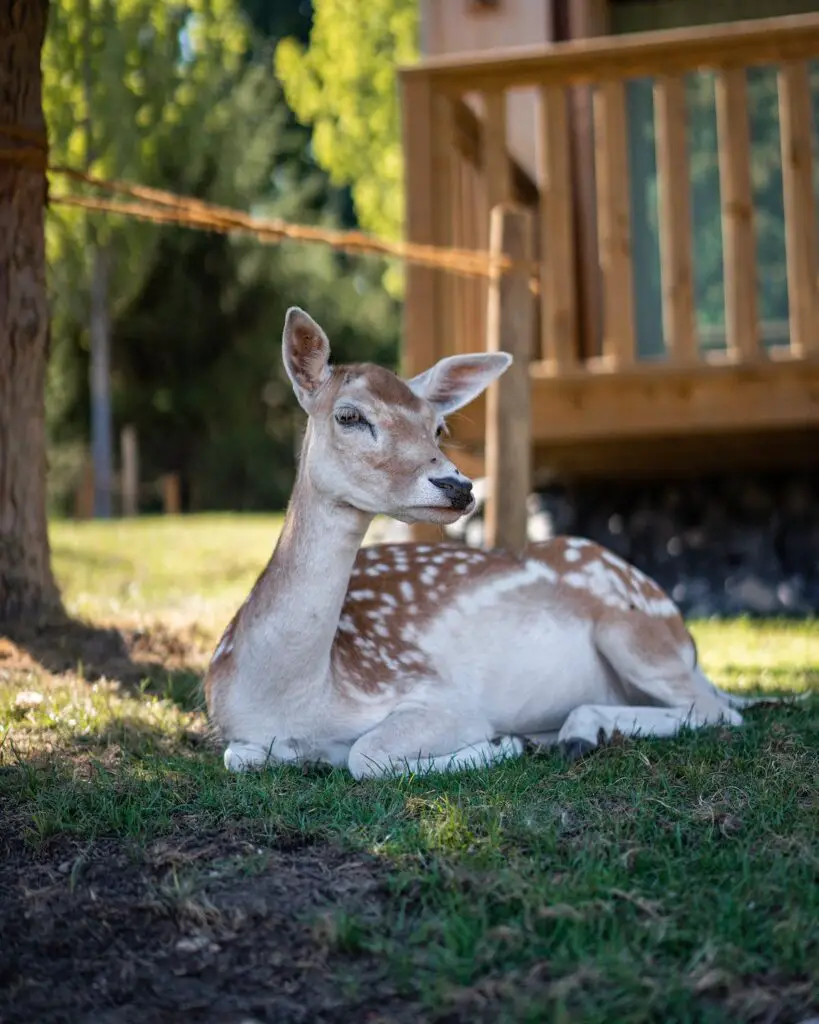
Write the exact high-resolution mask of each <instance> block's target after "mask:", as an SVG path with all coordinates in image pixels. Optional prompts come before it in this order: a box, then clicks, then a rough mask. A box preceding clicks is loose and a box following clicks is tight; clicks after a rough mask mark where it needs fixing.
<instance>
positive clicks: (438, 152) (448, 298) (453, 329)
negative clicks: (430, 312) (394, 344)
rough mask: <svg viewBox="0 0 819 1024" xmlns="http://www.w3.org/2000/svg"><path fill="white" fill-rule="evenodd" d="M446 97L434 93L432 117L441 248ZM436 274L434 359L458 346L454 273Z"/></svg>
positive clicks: (445, 219)
mask: <svg viewBox="0 0 819 1024" xmlns="http://www.w3.org/2000/svg"><path fill="white" fill-rule="evenodd" d="M453 114H454V111H453V107H452V102H451V100H450V98H449V97H448V96H442V95H434V96H433V98H432V116H433V132H432V140H433V150H432V162H433V181H434V182H435V191H434V192H433V195H432V197H431V201H432V206H433V212H434V223H433V231H434V241H435V244H436V245H438V246H441V247H442V248H450V247H452V246H454V245H455V221H454V187H453V186H454V170H455V119H454V116H453ZM436 274H437V275H438V342H437V346H436V358H438V359H441V358H442V357H443V356H451V355H454V353H455V352H456V351H457V349H458V319H457V312H458V305H457V288H458V281H459V278H458V275H457V274H453V273H451V272H450V271H448V270H444V269H443V268H442V269H439V270H437V271H436Z"/></svg>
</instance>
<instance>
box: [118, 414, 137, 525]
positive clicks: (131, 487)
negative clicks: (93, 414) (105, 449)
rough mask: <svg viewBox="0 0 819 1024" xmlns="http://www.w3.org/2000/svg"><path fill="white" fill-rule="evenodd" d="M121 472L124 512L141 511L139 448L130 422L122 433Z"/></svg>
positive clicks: (132, 514) (124, 513) (128, 513)
mask: <svg viewBox="0 0 819 1024" xmlns="http://www.w3.org/2000/svg"><path fill="white" fill-rule="evenodd" d="M119 443H120V474H121V480H122V514H123V516H135V515H137V514H138V512H139V450H138V447H137V432H136V428H135V427H134V426H133V425H131V424H128V425H127V426H124V427H123V428H122V432H121V433H120V442H119Z"/></svg>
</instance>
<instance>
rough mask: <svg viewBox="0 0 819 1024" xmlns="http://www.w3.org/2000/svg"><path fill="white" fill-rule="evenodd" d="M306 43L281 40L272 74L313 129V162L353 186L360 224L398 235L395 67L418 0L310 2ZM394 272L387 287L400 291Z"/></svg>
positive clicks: (413, 39)
mask: <svg viewBox="0 0 819 1024" xmlns="http://www.w3.org/2000/svg"><path fill="white" fill-rule="evenodd" d="M313 7H314V11H315V14H314V18H315V20H314V24H313V29H312V32H311V33H310V43H309V46H308V47H305V45H304V41H303V40H302V39H300V38H298V37H290V38H287V39H284V40H282V41H281V42H280V43H279V45H278V48H277V50H276V71H277V73H278V76H279V78H280V79H281V80H282V82H283V84H284V89H285V95H286V96H287V100H288V102H289V103H290V105H291V106H292V108H293V110H294V111H295V112H296V113H297V114H298V117H299V119H300V120H301V121H302V122H304V123H305V124H310V125H312V126H313V133H314V134H313V144H314V147H315V151H316V159H317V160H318V162H319V163H320V164H321V166H322V167H323V168H325V170H327V171H328V172H329V174H330V176H331V179H332V180H333V181H334V182H335V183H337V184H339V185H347V184H350V185H351V186H352V193H353V199H354V201H355V208H356V212H357V214H358V218H359V220H360V222H361V225H362V227H364V229H365V230H367V231H372V232H373V233H374V234H376V235H380V236H382V237H384V238H399V237H400V236H401V233H402V229H403V222H404V180H403V155H402V151H401V131H400V110H399V95H398V87H397V76H396V68H397V67H398V66H399V65H402V64H408V63H411V62H412V61H413V60H414V59H415V57H416V56H417V52H418V42H417V40H418V0H369V2H368V3H358V2H355V0H314V2H313ZM399 282H400V278H399V276H398V271H397V268H390V273H389V275H388V278H387V284H388V286H389V287H390V289H391V290H392V291H397V290H398V288H399Z"/></svg>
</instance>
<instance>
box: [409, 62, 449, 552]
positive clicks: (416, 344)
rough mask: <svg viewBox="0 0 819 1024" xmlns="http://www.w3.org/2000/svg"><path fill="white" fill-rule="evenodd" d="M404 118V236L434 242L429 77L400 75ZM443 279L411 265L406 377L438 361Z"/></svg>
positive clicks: (423, 535)
mask: <svg viewBox="0 0 819 1024" xmlns="http://www.w3.org/2000/svg"><path fill="white" fill-rule="evenodd" d="M401 114H402V119H401V121H402V135H403V149H404V189H405V191H404V195H405V203H406V211H405V223H406V237H407V239H408V240H409V241H411V242H422V243H434V242H435V239H436V231H435V213H436V210H435V204H434V201H433V196H434V194H435V188H436V181H435V170H436V168H435V161H434V151H435V144H434V138H433V136H434V117H433V96H432V85H431V82H430V80H429V77H428V76H427V75H423V74H421V73H419V72H412V73H410V74H408V75H404V76H402V77H401ZM439 277H440V274H439V272H436V271H435V270H432V269H431V268H428V267H420V266H413V265H412V264H407V269H406V291H405V301H404V346H403V352H402V360H401V362H402V373H403V374H404V375H405V376H406V377H413V376H415V375H416V374H418V373H421V372H422V371H423V370H426V369H428V368H429V367H430V366H432V364H433V363H434V362H435V361H436V359H437V351H438V327H439V324H440V319H439V317H438V310H439V306H438V302H439V297H440V293H441V288H440V281H439ZM440 533H441V531H440V529H439V528H437V527H435V526H434V525H433V524H430V523H418V524H415V525H414V526H413V527H412V528H411V535H412V538H413V540H416V541H424V540H435V539H437V538H440Z"/></svg>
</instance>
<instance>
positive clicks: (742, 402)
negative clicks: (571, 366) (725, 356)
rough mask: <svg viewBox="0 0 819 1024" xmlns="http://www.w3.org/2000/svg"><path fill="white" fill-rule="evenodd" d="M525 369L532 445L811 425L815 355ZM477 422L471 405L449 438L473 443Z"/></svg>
mask: <svg viewBox="0 0 819 1024" xmlns="http://www.w3.org/2000/svg"><path fill="white" fill-rule="evenodd" d="M531 376H532V397H531V403H532V406H531V408H532V417H531V421H532V426H531V431H532V435H531V436H532V439H533V442H534V443H535V444H538V443H542V444H564V443H577V442H579V441H582V440H585V439H592V438H596V439H604V438H614V437H618V438H620V439H622V440H627V439H629V438H633V437H652V436H653V437H663V436H665V437H672V436H680V435H685V434H688V433H691V432H692V430H696V431H699V432H707V431H714V432H731V431H750V430H772V429H780V428H782V429H784V428H806V427H819V362H817V361H816V360H810V361H808V360H796V359H790V360H786V361H783V362H775V361H773V360H771V361H769V362H763V363H757V364H756V365H747V364H746V365H742V364H733V363H723V364H721V365H718V366H711V365H707V364H704V363H701V364H699V365H696V364H692V365H690V366H686V367H683V366H674V365H673V364H661V365H657V364H653V365H651V364H636V365H635V366H633V367H632V368H631V369H630V370H629V371H627V372H623V373H577V374H574V375H566V376H563V377H555V376H553V375H551V374H549V372H548V368H547V367H540V366H538V365H537V364H533V365H532V373H531ZM484 422H485V421H484V419H483V416H482V415H481V413H480V411H479V410H477V409H476V410H474V411H473V410H471V414H470V416H469V417H468V418H467V417H463V419H459V420H458V421H457V423H456V422H455V421H453V423H452V427H453V437H452V441H453V443H454V444H462V445H465V446H477V445H479V444H480V442H481V439H482V437H483V429H484Z"/></svg>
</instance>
